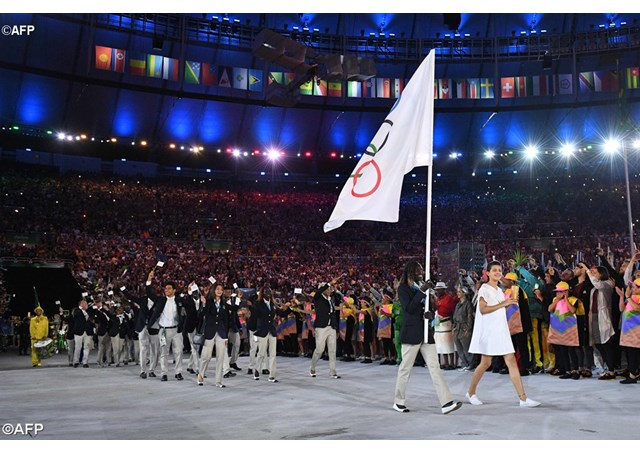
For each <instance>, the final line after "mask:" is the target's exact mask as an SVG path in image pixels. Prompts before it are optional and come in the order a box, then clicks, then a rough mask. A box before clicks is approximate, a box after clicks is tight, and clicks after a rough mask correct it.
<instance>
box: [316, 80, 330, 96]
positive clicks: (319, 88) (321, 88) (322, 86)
mask: <svg viewBox="0 0 640 453" xmlns="http://www.w3.org/2000/svg"><path fill="white" fill-rule="evenodd" d="M327 92H328V87H327V81H326V80H322V79H317V80H315V81H314V82H313V95H314V96H326V95H327Z"/></svg>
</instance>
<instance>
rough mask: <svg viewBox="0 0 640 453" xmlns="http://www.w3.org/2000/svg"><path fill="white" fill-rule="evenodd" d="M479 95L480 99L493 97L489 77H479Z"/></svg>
mask: <svg viewBox="0 0 640 453" xmlns="http://www.w3.org/2000/svg"><path fill="white" fill-rule="evenodd" d="M480 97H481V98H482V99H493V97H494V93H493V83H492V82H491V79H480Z"/></svg>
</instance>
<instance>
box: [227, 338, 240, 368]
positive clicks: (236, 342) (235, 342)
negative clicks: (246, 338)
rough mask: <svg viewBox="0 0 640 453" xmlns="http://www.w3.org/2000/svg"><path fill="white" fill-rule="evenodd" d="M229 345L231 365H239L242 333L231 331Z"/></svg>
mask: <svg viewBox="0 0 640 453" xmlns="http://www.w3.org/2000/svg"><path fill="white" fill-rule="evenodd" d="M229 343H230V344H231V354H230V355H229V362H230V363H237V362H238V357H239V356H240V332H231V331H229Z"/></svg>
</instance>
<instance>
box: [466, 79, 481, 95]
mask: <svg viewBox="0 0 640 453" xmlns="http://www.w3.org/2000/svg"><path fill="white" fill-rule="evenodd" d="M467 81H468V82H469V98H471V99H480V79H468V80H467Z"/></svg>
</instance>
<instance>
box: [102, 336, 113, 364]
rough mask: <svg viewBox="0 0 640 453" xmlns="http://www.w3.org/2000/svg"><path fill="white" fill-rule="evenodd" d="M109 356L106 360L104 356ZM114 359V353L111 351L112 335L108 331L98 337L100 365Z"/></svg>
mask: <svg viewBox="0 0 640 453" xmlns="http://www.w3.org/2000/svg"><path fill="white" fill-rule="evenodd" d="M105 355H106V356H107V358H106V362H105V361H104V360H103V357H104V356H105ZM112 361H113V354H112V352H111V337H110V336H109V335H107V334H106V333H105V334H104V335H102V336H100V337H98V365H107V364H109V363H111V362H112Z"/></svg>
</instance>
